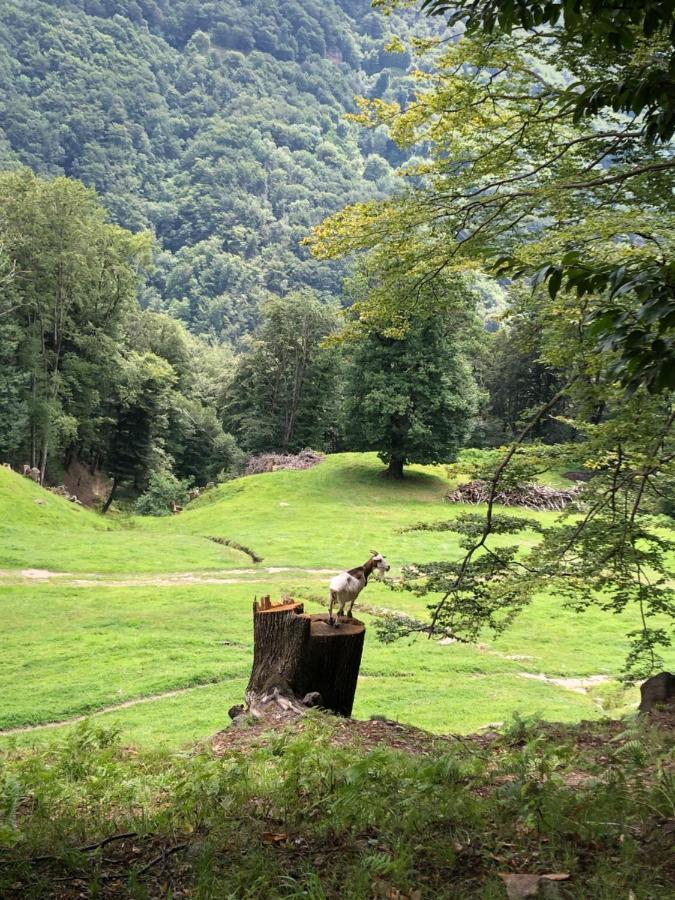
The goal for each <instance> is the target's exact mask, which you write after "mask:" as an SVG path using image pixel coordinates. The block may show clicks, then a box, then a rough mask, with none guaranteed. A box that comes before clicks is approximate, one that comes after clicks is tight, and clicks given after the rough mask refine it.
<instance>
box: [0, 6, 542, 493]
mask: <svg viewBox="0 0 675 900" xmlns="http://www.w3.org/2000/svg"><path fill="white" fill-rule="evenodd" d="M0 19H1V21H2V24H3V28H2V31H1V32H0V41H1V42H2V46H3V49H4V51H5V52H4V53H3V54H2V59H1V61H0V88H1V91H0V123H1V124H0V169H4V173H3V174H1V175H0V218H1V222H2V224H1V226H0V266H1V267H2V268H1V269H0V276H1V277H2V278H3V290H2V296H1V297H0V313H1V316H0V331H1V333H2V338H3V342H2V348H1V349H0V354H1V355H2V372H1V374H0V424H1V425H2V427H1V428H0V454H1V455H2V457H3V460H5V461H9V462H11V463H12V464H13V465H15V466H16V467H21V466H22V465H24V464H28V465H30V466H31V467H34V468H36V469H39V470H40V477H41V479H43V480H45V481H47V482H50V483H59V482H60V481H62V479H63V478H64V477H65V476H64V473H67V472H68V470H69V468H70V467H71V466H72V465H73V464H74V463H77V462H82V463H86V464H87V465H88V466H89V467H90V469H91V470H92V472H95V471H98V470H100V471H102V472H103V473H105V474H106V475H107V476H109V477H110V479H112V481H111V482H110V483H111V484H112V493H111V494H110V495H109V496H108V501H110V500H112V499H114V496H115V495H117V496H118V497H119V496H120V494H119V492H118V487H119V486H122V487H123V489H125V490H126V491H127V492H130V494H131V496H134V495H137V494H138V493H140V492H142V491H143V490H144V489H146V488H147V486H148V484H149V483H150V481H151V479H153V478H154V482H153V483H156V482H157V481H158V480H164V487H165V489H166V490H168V491H169V494H170V495H171V494H173V495H175V496H184V492H185V487H186V485H187V484H190V483H194V484H198V485H203V484H205V483H208V482H209V481H213V480H217V479H218V478H223V477H230V476H231V475H233V474H237V473H238V472H239V471H240V470H241V466H242V461H243V459H244V458H245V455H246V454H248V453H251V452H259V451H267V450H280V451H297V450H300V449H301V448H303V447H305V446H312V447H315V448H317V449H322V450H343V449H356V448H361V449H375V450H378V451H379V452H381V454H382V458H383V460H384V461H385V462H386V463H388V464H390V465H391V463H392V459H391V449H392V447H393V446H394V444H392V440H394V438H393V433H394V432H397V436H396V437H395V440H394V443H395V444H396V445H397V446H399V450H397V451H396V452H395V453H394V456H395V458H396V460H397V462H396V465H395V466H394V469H395V470H396V471H398V473H399V474H400V473H401V471H402V465H403V463H404V462H409V461H412V460H417V461H434V460H441V459H447V458H450V457H452V455H453V454H454V453H455V452H456V451H457V449H458V447H459V445H460V444H461V440H460V437H461V438H462V439H468V438H469V437H471V438H472V440H473V442H474V443H479V444H480V443H488V444H490V443H494V442H495V441H498V440H500V439H502V438H503V436H504V435H506V434H509V433H510V431H511V430H512V428H513V426H514V423H515V422H516V421H517V419H518V416H519V414H520V412H521V411H522V410H523V409H525V408H527V407H528V406H530V405H531V403H532V402H533V401H534V400H536V398H537V397H538V396H540V395H546V393H547V391H549V390H550V388H551V384H550V381H551V378H550V377H549V376H548V375H546V376H545V377H544V378H543V379H542V377H541V376H542V370H541V369H540V367H539V366H538V364H537V362H536V353H532V351H531V350H527V351H523V353H520V351H518V350H517V349H516V344H515V341H514V340H513V339H512V338H511V337H507V336H506V335H501V334H500V335H499V337H498V338H497V337H496V336H495V337H494V341H498V342H499V345H500V347H503V348H508V349H507V352H506V353H505V354H504V353H502V356H501V357H500V358H501V359H503V363H504V372H499V373H498V374H497V375H495V371H494V366H488V365H487V364H486V361H487V358H488V356H489V355H490V354H491V353H492V352H493V350H492V349H489V348H488V345H487V343H486V338H487V333H486V332H487V331H494V330H495V329H496V328H497V320H496V315H497V314H498V313H499V310H500V309H501V308H502V307H503V305H504V296H505V293H504V290H503V288H501V287H500V286H499V285H498V283H497V282H495V281H493V280H491V279H489V278H487V277H485V276H483V275H479V274H477V273H474V275H473V276H472V277H471V278H461V279H456V280H455V283H454V286H453V287H452V290H451V289H450V287H449V286H448V285H446V289H447V290H448V291H449V294H452V295H453V296H457V295H463V296H464V297H465V300H464V301H462V302H463V305H464V307H465V310H469V309H472V310H473V312H471V313H468V314H467V313H466V312H465V314H463V316H462V317H460V318H461V327H459V330H458V319H457V318H456V317H455V319H452V317H448V316H446V317H445V318H443V317H441V318H440V319H438V320H437V321H436V323H435V324H434V325H433V326H432V328H431V331H430V332H429V333H433V334H434V335H435V337H434V341H435V342H436V343H434V342H432V344H431V345H430V346H431V347H436V349H438V348H445V349H446V350H447V351H448V354H449V355H448V356H447V359H446V361H445V362H442V361H435V362H434V363H433V366H432V368H433V377H432V378H430V379H429V378H427V377H426V376H425V379H424V387H423V389H422V390H417V389H413V384H414V380H415V379H414V378H412V379H410V378H409V379H408V381H409V385H410V387H409V388H407V389H406V390H405V391H404V393H405V396H406V397H407V400H406V404H407V409H403V408H402V405H401V402H400V401H399V400H397V399H396V398H395V394H396V392H397V390H398V388H399V387H402V385H401V384H398V386H396V385H395V384H394V383H393V382H391V381H390V383H389V384H388V387H387V390H386V391H385V394H387V393H388V398H387V396H381V394H380V393H378V392H379V391H380V387H379V386H378V379H381V378H382V376H381V375H378V373H377V366H378V359H379V365H380V367H382V366H388V365H389V364H390V363H389V362H388V355H391V354H393V357H392V358H396V357H400V358H401V359H404V360H405V359H408V360H409V361H410V354H411V352H412V355H413V356H414V357H415V365H414V366H413V367H412V368H411V369H410V372H411V373H414V372H417V373H420V372H426V373H427V375H428V374H429V371H431V370H430V369H429V365H430V356H431V355H433V354H430V352H429V351H428V350H427V351H426V357H427V358H426V359H425V350H424V346H423V345H424V341H422V342H420V340H419V338H416V337H415V335H412V334H411V336H410V338H409V340H408V341H407V342H406V341H405V340H402V338H403V334H402V333H401V334H392V333H389V332H388V331H387V328H386V327H382V328H380V329H379V332H380V333H378V329H377V328H361V327H360V326H358V313H355V314H354V315H352V318H351V325H350V326H349V327H348V328H347V333H346V334H347V338H348V339H347V340H344V339H343V340H340V341H338V342H334V341H332V337H333V336H335V335H336V334H337V333H338V332H339V331H340V330H341V329H342V328H343V326H344V324H345V320H344V318H342V317H341V316H340V311H341V308H345V307H349V306H350V305H351V304H353V303H356V306H357V307H358V303H359V301H360V299H361V298H362V296H363V295H364V292H365V293H366V294H367V293H368V291H369V289H370V279H371V276H370V274H369V273H368V271H367V270H366V269H364V268H363V267H358V266H357V267H356V268H355V267H354V265H353V262H352V261H343V260H317V259H316V258H314V256H313V255H312V253H311V251H310V248H309V247H308V246H306V245H305V243H304V241H305V239H306V238H307V235H308V234H309V232H310V229H311V227H312V226H313V225H315V224H317V223H318V222H320V221H322V220H323V219H324V218H325V217H326V216H327V215H329V214H330V213H332V212H334V211H336V210H338V209H341V208H342V207H344V205H345V204H347V203H350V202H356V201H360V200H363V199H373V200H376V199H378V198H379V199H383V198H384V197H386V196H389V195H390V194H392V193H395V192H396V191H399V190H400V189H401V179H400V178H399V177H398V176H397V167H399V166H400V165H401V164H402V163H404V162H408V163H411V162H414V161H415V158H416V157H415V156H414V154H412V153H411V152H410V151H409V150H408V149H407V148H403V147H400V146H398V144H397V143H396V141H395V140H393V139H392V137H391V136H390V135H389V134H388V131H387V129H386V128H385V127H384V126H382V127H377V128H374V129H370V130H365V129H363V128H361V127H359V126H358V124H356V123H354V122H351V121H349V118H348V117H347V118H346V117H345V114H346V113H349V112H351V113H355V112H356V111H357V110H358V103H357V101H356V100H355V96H356V95H361V96H362V97H366V98H369V99H370V100H372V101H376V102H382V103H396V104H403V103H406V102H409V101H411V100H412V98H413V96H414V88H415V81H416V76H415V72H414V61H413V58H412V55H411V51H410V50H409V49H407V48H406V47H405V45H404V44H403V43H402V41H401V38H400V36H402V37H403V38H412V28H411V23H412V22H413V17H412V16H411V15H408V16H407V17H406V16H404V15H402V14H399V13H398V12H394V13H393V14H392V15H389V16H385V15H382V14H381V13H379V12H377V11H374V10H372V9H371V8H370V6H369V5H368V3H367V2H366V0H349V2H341V3H337V2H336V3H329V4H319V3H316V2H312V0H302V2H292V3H291V2H289V3H280V4H275V5H274V6H273V7H270V6H269V4H263V3H261V2H256V3H250V4H247V5H245V6H244V5H242V4H239V3H234V2H219V3H210V4H197V3H193V2H179V3H173V4H171V5H169V4H168V3H159V4H157V3H141V4H137V3H129V4H127V5H120V4H110V3H99V2H82V3H75V2H73V3H71V2H65V3H59V4H53V3H44V2H32V0H31V2H29V3H23V2H22V3H16V2H0ZM433 30H434V27H433V26H432V25H430V24H428V23H424V24H422V25H420V22H419V21H417V22H416V23H415V31H416V32H417V33H418V34H423V35H424V34H427V35H429V34H431V33H432V32H433ZM436 30H438V29H436ZM393 35H395V36H396V37H392V36H393ZM359 102H362V101H359ZM420 158H421V157H420ZM346 275H349V277H348V278H347V279H346V280H345V276H346ZM476 310H477V312H476ZM484 320H485V321H489V323H490V324H489V327H488V328H487V329H486V330H484V329H483V326H482V322H483V321H484ZM418 324H419V327H423V326H422V323H418ZM451 330H452V331H453V334H452V339H450V338H451V336H450V331H451ZM439 342H440V343H439ZM436 345H437V346H436ZM387 347H388V348H389V349H387ZM412 347H415V348H416V350H415V351H414V352H413V351H411V348H412ZM373 348H377V352H376V353H375V357H374V361H371V362H370V363H369V368H370V369H371V370H372V376H373V379H374V381H373V382H372V384H371V386H370V393H369V395H368V396H364V395H363V392H362V389H363V384H362V383H361V379H360V374H359V371H358V370H359V367H360V366H361V362H359V361H360V360H361V361H363V360H364V359H367V358H368V357H369V356H370V355H372V353H371V351H372V349H373ZM528 354H529V356H528ZM469 357H471V361H470V362H469ZM514 360H516V363H515V365H514ZM518 360H520V364H519V363H518V362H517V361H518ZM509 367H510V369H511V371H510V372H507V371H506V369H508V368H509ZM553 380H555V378H554V379H553ZM505 382H508V384H509V386H510V387H509V388H508V389H507V390H506V391H505V390H504V389H503V387H504V384H505ZM448 383H452V384H455V385H456V386H458V385H461V386H462V390H463V391H464V392H465V393H466V397H465V398H464V400H462V402H460V403H459V404H458V405H457V412H456V413H455V414H454V417H452V416H451V419H452V421H450V422H449V423H448V425H447V428H446V429H445V437H443V436H442V435H439V436H438V438H436V436H435V435H433V434H432V431H433V428H432V423H433V422H434V421H435V422H436V423H439V421H440V420H439V412H440V411H442V410H443V409H447V404H446V405H445V406H444V404H443V402H441V403H440V405H439V404H437V403H436V402H435V400H434V398H433V396H432V395H433V392H434V391H435V390H436V389H438V390H439V391H440V393H441V394H444V393H447V391H446V388H445V387H444V385H446V384H448ZM497 385H499V387H500V390H499V391H496V390H493V388H495V387H496V386H497ZM493 393H494V394H497V393H499V394H500V397H501V398H502V399H501V401H499V402H498V401H497V400H493V399H491V398H492V394H493ZM505 398H506V399H505ZM448 402H450V401H448ZM500 402H501V406H500ZM364 403H365V404H366V407H367V408H368V409H372V412H371V413H369V419H370V420H369V422H368V424H367V427H365V424H366V423H365V422H364V423H363V424H362V427H361V428H360V430H359V429H358V428H357V427H356V424H355V422H356V423H358V420H359V417H358V415H357V414H355V409H357V408H358V406H359V405H360V404H364ZM451 405H452V403H451ZM385 412H386V416H384V413H385ZM383 416H384V417H383ZM460 418H461V420H462V421H461V422H460V421H458V420H459V419H460ZM376 420H377V422H378V426H377V427H375V421H376ZM436 427H437V428H438V427H439V426H438V424H437V425H436ZM419 429H421V430H419ZM378 430H379V433H378ZM441 430H443V429H441ZM404 432H405V433H409V434H410V435H412V434H413V433H416V434H417V437H416V438H413V437H410V438H407V437H406V436H405V434H404ZM424 436H426V437H424ZM423 437H424V440H431V439H432V438H433V440H431V444H430V447H429V448H426V449H425V448H423V447H422V443H423V442H424V441H423V440H422V438H423ZM404 446H405V447H407V448H408V449H407V450H406V452H405V453H404V452H403V450H402V449H400V448H402V447H404ZM431 447H433V449H431ZM413 448H416V449H413ZM394 469H391V471H394ZM167 479H169V482H168V486H167V481H166V480H167ZM165 493H166V491H165ZM163 496H164V495H163ZM160 507H161V508H164V509H165V508H166V505H165V504H164V505H163V506H162V504H160ZM106 508H107V506H106ZM144 508H145V507H144Z"/></svg>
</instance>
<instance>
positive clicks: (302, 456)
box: [244, 449, 325, 475]
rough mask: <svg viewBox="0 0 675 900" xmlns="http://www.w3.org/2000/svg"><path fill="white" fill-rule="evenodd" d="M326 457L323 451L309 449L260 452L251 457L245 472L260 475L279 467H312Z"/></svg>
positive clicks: (274, 470)
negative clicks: (291, 451) (293, 451)
mask: <svg viewBox="0 0 675 900" xmlns="http://www.w3.org/2000/svg"><path fill="white" fill-rule="evenodd" d="M324 459H325V456H324V454H323V453H318V452H317V451H316V450H308V449H307V450H301V451H300V453H258V454H256V455H255V456H252V457H251V458H250V459H249V461H248V463H247V464H246V470H245V472H244V474H245V475H260V474H261V473H262V472H276V471H277V470H278V469H311V468H312V466H316V465H318V463H321V462H323V461H324Z"/></svg>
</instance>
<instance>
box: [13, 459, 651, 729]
mask: <svg viewBox="0 0 675 900" xmlns="http://www.w3.org/2000/svg"><path fill="white" fill-rule="evenodd" d="M381 471H382V467H381V465H380V464H379V462H378V461H377V460H376V459H375V457H374V456H373V455H372V454H342V455H337V456H333V457H329V458H328V459H327V460H326V461H325V462H324V463H323V464H321V465H319V466H317V467H315V468H314V469H311V470H308V471H303V472H286V471H281V472H274V473H269V474H267V475H260V476H254V477H250V478H245V479H241V480H238V481H234V482H231V483H229V484H226V485H222V486H220V487H219V488H217V489H215V490H214V491H211V492H209V493H208V494H207V495H205V496H204V497H203V498H201V499H200V500H199V501H197V502H196V503H194V504H191V505H190V507H189V509H187V510H186V511H185V512H184V513H182V514H181V515H180V516H176V517H172V518H164V519H139V518H134V519H129V520H125V519H115V518H111V519H107V518H103V517H101V516H98V515H96V514H94V513H92V512H89V511H87V510H84V509H82V508H79V507H73V506H72V505H71V504H69V503H67V502H66V501H64V500H63V499H61V498H59V497H56V496H54V495H52V494H49V493H47V492H45V491H43V490H42V489H41V488H39V487H37V486H35V485H34V484H32V483H31V482H29V481H28V480H26V479H23V478H20V477H19V476H17V475H14V474H12V473H9V472H7V471H6V470H4V469H0V570H4V571H5V572H7V571H8V570H12V571H13V570H19V569H23V568H45V569H50V570H52V571H55V572H61V573H70V574H69V575H68V576H62V577H60V578H55V579H53V580H52V581H50V582H48V583H41V582H38V581H28V580H26V579H23V578H21V577H20V576H19V575H18V574H17V575H16V576H11V577H5V578H4V580H3V581H2V583H0V617H1V618H2V622H3V652H2V654H1V655H0V696H2V698H3V702H2V704H1V713H0V728H5V729H6V728H11V727H17V726H25V725H37V724H43V723H48V722H53V721H63V720H67V719H69V718H71V717H74V716H79V715H83V714H88V713H93V712H95V711H96V710H100V709H102V708H105V707H108V706H115V705H116V704H120V703H123V702H125V701H128V700H135V699H138V698H143V697H153V696H155V695H161V694H163V693H165V692H169V691H175V690H185V689H187V690H185V692H184V693H181V694H180V695H178V696H175V697H163V698H159V699H154V700H152V701H151V702H148V703H144V704H142V705H138V706H133V707H130V708H126V709H119V710H115V711H112V712H109V713H105V714H103V715H102V716H101V718H102V719H103V720H105V721H108V722H115V723H119V725H120V726H121V727H122V728H123V730H124V734H125V737H127V738H128V739H129V740H132V741H135V742H138V743H140V744H144V745H147V746H150V745H156V744H159V743H163V744H166V745H168V746H172V747H176V746H180V745H182V744H184V743H187V742H189V741H191V740H193V739H195V738H197V737H203V736H206V735H208V734H210V733H212V732H213V731H215V730H217V729H219V728H222V727H224V726H225V725H226V724H227V722H228V719H227V708H228V707H229V706H230V705H232V704H233V703H235V702H239V701H240V700H241V698H242V694H243V689H244V687H245V683H246V679H247V676H248V673H249V670H250V663H251V602H252V599H253V597H254V595H256V594H257V595H261V594H263V593H271V594H272V596H281V595H282V594H284V593H290V594H293V595H294V596H298V597H302V598H304V599H306V600H307V602H308V605H309V608H311V609H319V608H320V607H319V606H318V602H319V601H321V600H322V598H325V596H326V582H327V576H326V575H325V574H321V573H312V571H311V570H312V569H316V568H327V569H332V570H337V569H339V568H341V567H343V566H345V567H346V566H348V565H353V564H355V563H358V562H361V561H362V560H363V559H365V558H366V556H367V555H368V554H369V552H370V551H371V550H373V549H377V550H379V551H380V552H382V553H384V554H386V555H387V557H388V558H389V559H390V561H391V562H392V564H393V566H394V572H396V571H397V570H399V569H400V566H401V565H403V564H405V563H407V562H413V561H416V560H425V559H427V560H428V559H434V558H443V557H448V556H451V555H456V554H458V553H459V548H458V545H457V542H456V538H455V537H454V536H453V535H451V534H447V533H446V534H444V533H438V532H417V533H414V532H403V531H402V530H401V529H404V528H405V527H407V526H409V525H411V524H413V523H415V522H418V521H432V520H437V519H441V518H449V517H451V516H453V515H456V514H457V512H458V510H460V509H461V508H460V507H457V506H452V505H450V504H447V503H445V502H444V499H443V498H444V495H445V493H446V491H447V488H448V482H447V479H446V478H445V473H444V469H443V468H442V467H437V468H431V467H430V468H422V467H412V471H411V472H410V474H409V477H408V478H407V479H406V480H405V481H404V482H403V483H402V484H397V483H394V482H391V481H389V480H387V479H384V478H382V476H381ZM36 500H41V501H42V503H41V504H38V503H36V502H35V501H36ZM540 518H541V519H542V520H546V519H547V518H550V516H549V514H542V515H541V516H540ZM213 537H220V538H226V539H229V540H234V541H237V542H239V543H240V544H242V545H244V546H246V547H249V548H251V549H252V550H254V551H255V552H256V553H258V554H259V555H260V556H262V557H263V558H264V563H263V564H262V565H259V566H255V565H253V564H252V563H251V560H250V558H249V557H248V556H246V555H245V554H244V553H242V552H240V551H237V550H233V549H231V548H228V547H224V546H222V545H220V544H217V543H215V542H213V541H212V540H209V538H213ZM535 540H536V536H535V535H534V534H532V533H528V532H524V533H523V534H522V535H520V536H519V541H520V542H521V543H527V544H531V543H533V542H534V541H535ZM267 566H273V567H289V571H284V572H280V573H276V574H274V573H268V572H267V571H266V567H267ZM242 568H243V569H245V570H246V573H241V572H236V573H232V576H231V578H232V579H233V580H234V581H236V582H238V583H234V584H208V583H195V584H177V583H175V579H173V580H172V579H171V578H170V577H167V578H166V579H164V580H162V579H158V578H155V579H154V580H153V577H152V576H153V575H155V576H158V575H161V574H166V575H167V576H170V574H171V573H194V574H195V576H196V577H199V576H200V575H201V578H202V579H207V578H208V577H213V576H214V573H215V572H216V571H218V570H220V571H219V574H218V576H217V577H219V578H227V577H228V574H227V570H232V569H242ZM303 570H310V571H303ZM247 573H248V574H247ZM85 575H89V576H92V575H97V576H99V578H100V583H96V579H92V578H91V577H89V578H85V577H84V576H85ZM106 579H107V581H108V582H111V583H106ZM125 580H128V581H129V582H130V583H128V584H127V583H125ZM78 582H82V584H78ZM84 582H87V583H86V584H85V583H84ZM115 582H117V583H116V584H115ZM120 582H121V583H120ZM134 582H135V583H134ZM363 599H364V601H365V602H366V603H367V604H369V605H370V606H373V607H386V608H389V609H399V610H402V611H405V612H408V613H410V614H413V615H420V614H423V613H424V612H425V601H424V600H421V599H420V598H415V597H413V596H411V595H409V594H404V593H392V592H391V591H389V590H388V589H387V588H386V587H385V586H383V585H380V584H371V585H369V587H368V589H367V592H366V593H365V594H364V595H363ZM312 604H314V605H312ZM364 618H366V620H367V621H369V618H368V617H367V616H365V617H364ZM635 624H636V623H635V621H634V620H633V619H631V617H630V616H629V615H627V614H626V615H624V616H621V617H613V616H611V615H608V614H604V613H602V612H601V611H600V610H597V609H592V610H589V611H587V612H586V613H584V614H583V615H578V614H574V613H572V612H570V611H569V610H565V609H563V608H562V607H561V605H560V603H559V602H558V601H557V599H556V597H555V596H553V595H550V596H542V597H540V598H538V599H537V600H536V601H535V602H534V603H533V604H532V606H531V607H530V608H529V609H527V610H525V611H524V612H523V614H522V615H521V617H520V618H519V619H518V620H517V622H516V623H515V625H514V626H513V627H512V628H511V629H510V630H509V631H507V632H506V633H505V634H503V635H501V636H499V637H498V638H495V637H494V636H492V635H488V634H486V635H485V636H484V638H483V641H482V643H481V645H479V646H471V647H467V646H461V645H457V644H453V645H446V646H439V645H437V644H436V643H434V642H430V641H427V640H425V639H422V638H418V639H416V640H414V641H402V642H398V643H396V644H393V645H382V644H380V643H378V642H377V640H376V637H375V633H374V630H373V629H370V631H369V634H368V637H367V642H366V650H365V655H364V660H363V666H362V673H361V679H360V683H359V688H358V691H357V699H356V707H355V710H354V713H355V715H356V716H358V717H367V716H369V715H371V714H374V713H377V714H382V715H386V716H388V717H390V718H398V719H400V720H401V721H404V722H408V723H412V724H416V725H419V726H422V727H425V728H429V729H431V730H434V731H438V732H447V731H464V732H467V731H471V730H473V729H476V728H479V727H481V726H484V725H487V724H488V723H491V722H495V721H503V720H505V719H507V718H509V716H510V715H511V714H512V713H513V712H514V711H518V712H520V713H523V714H530V713H539V714H540V715H542V716H543V717H545V718H548V719H557V720H561V721H562V720H565V721H574V720H578V719H580V718H593V717H597V716H598V715H600V714H601V710H600V707H599V706H598V705H597V704H596V703H594V702H593V700H592V698H591V697H590V696H586V695H582V694H578V693H574V692H572V691H569V690H567V689H565V688H563V687H560V686H557V685H554V684H548V683H543V682H538V681H532V680H528V679H525V678H523V677H521V675H520V674H519V673H521V672H531V673H540V672H543V673H546V675H548V676H568V677H569V676H576V677H580V676H589V675H598V674H605V675H610V676H614V675H616V674H617V673H618V672H619V670H620V667H621V663H622V661H623V658H624V656H625V653H626V647H627V643H626V639H625V634H626V632H627V631H628V630H630V628H631V627H634V625H635ZM509 657H520V658H519V659H511V658H509ZM609 693H611V691H609ZM628 699H631V700H632V699H633V697H630V698H628ZM613 702H618V703H619V706H621V702H622V700H621V698H619V701H616V698H614V701H613ZM54 735H55V732H53V731H48V730H44V731H36V732H31V733H29V734H23V735H18V736H17V737H15V738H11V739H10V738H7V737H5V738H2V739H0V740H2V742H3V743H5V744H7V742H8V741H10V740H11V741H15V742H19V743H21V744H26V743H31V742H49V741H51V740H52V739H53V737H54Z"/></svg>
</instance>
